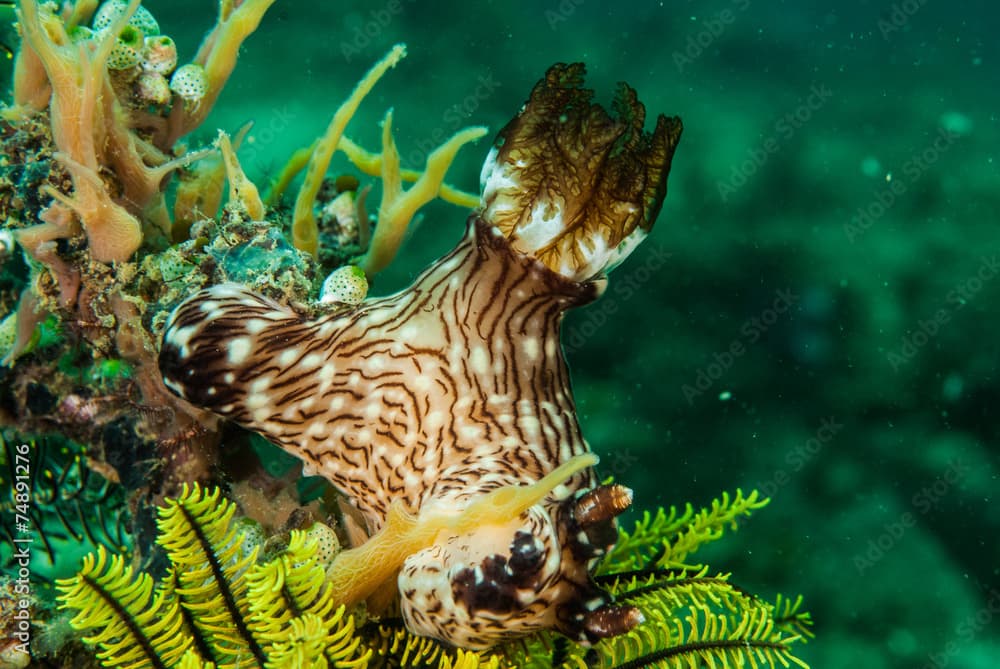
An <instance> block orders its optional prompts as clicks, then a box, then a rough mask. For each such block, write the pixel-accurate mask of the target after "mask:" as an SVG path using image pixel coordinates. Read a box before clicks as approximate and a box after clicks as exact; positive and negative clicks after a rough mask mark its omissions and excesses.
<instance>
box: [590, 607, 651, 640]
mask: <svg viewBox="0 0 1000 669" xmlns="http://www.w3.org/2000/svg"><path fill="white" fill-rule="evenodd" d="M645 621H646V618H645V616H643V615H642V612H641V611H640V610H639V609H637V608H636V607H634V606H630V605H625V606H617V605H615V604H607V605H605V606H602V607H601V608H599V609H597V610H596V611H591V612H590V613H588V614H587V615H586V617H585V618H584V623H583V627H584V629H585V630H586V632H587V636H588V638H591V639H607V638H608V637H613V636H618V635H619V634H625V633H626V632H628V631H629V630H631V629H633V628H635V627H636V626H637V625H641V624H642V623H643V622H645Z"/></svg>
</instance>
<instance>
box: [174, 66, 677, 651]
mask: <svg viewBox="0 0 1000 669" xmlns="http://www.w3.org/2000/svg"><path fill="white" fill-rule="evenodd" d="M582 77H583V67H582V66H581V65H556V66H554V67H553V68H551V69H550V70H549V72H548V73H547V74H546V78H545V79H543V80H542V81H541V82H539V84H538V85H536V87H535V89H534V90H533V91H532V94H531V98H530V99H529V101H528V103H527V104H526V106H525V108H524V109H523V110H522V111H521V113H520V114H519V115H518V116H517V117H516V118H515V119H514V120H513V121H511V123H510V124H508V126H507V127H505V128H504V129H503V130H502V131H501V132H500V135H499V137H498V141H497V148H496V149H494V151H493V152H491V154H490V157H489V159H488V161H487V164H486V166H485V167H484V170H483V204H482V207H481V208H480V209H479V210H478V211H477V212H475V213H473V215H472V216H471V217H470V218H469V222H468V226H467V231H466V234H465V236H464V238H463V239H462V241H461V242H460V243H459V244H458V246H457V247H455V249H454V250H452V251H451V252H450V253H448V254H447V255H445V256H444V257H442V258H440V259H439V260H437V261H436V262H435V263H433V264H432V265H431V266H430V267H429V268H428V269H427V270H425V271H424V272H423V273H422V274H421V275H420V276H419V277H418V278H417V279H416V281H414V283H413V284H412V285H411V286H410V287H409V288H407V289H405V290H403V291H401V292H399V293H397V294H395V295H391V296H388V297H380V298H368V299H365V300H364V301H362V302H361V303H360V304H358V305H356V306H353V307H349V308H346V309H345V310H341V311H337V312H335V313H332V314H329V315H326V316H321V317H319V318H314V319H310V318H307V317H306V316H304V315H302V314H300V313H298V312H297V311H295V310H294V309H292V308H291V307H289V306H286V305H282V304H279V303H277V302H275V301H273V300H270V299H268V298H265V297H263V296H260V295H256V294H254V293H252V292H250V291H249V290H248V289H246V288H244V287H242V286H239V285H235V284H223V285H219V286H214V287H212V288H209V289H207V290H204V291H201V292H200V293H198V294H196V295H194V296H193V297H191V298H189V299H188V300H186V301H185V302H184V303H182V304H181V305H180V306H179V307H178V308H177V309H176V310H175V312H174V313H173V314H172V315H171V317H170V319H169V321H168V323H167V327H166V330H165V333H164V338H163V345H162V349H161V353H160V369H161V372H162V374H163V379H164V382H165V383H166V385H167V386H168V387H169V388H170V389H171V390H172V391H174V392H175V393H177V394H178V395H180V396H181V397H183V398H185V399H187V400H188V401H190V402H192V403H193V404H195V405H198V406H201V407H204V408H206V409H209V410H211V411H213V412H215V413H217V414H219V415H221V416H224V417H226V418H228V419H230V420H232V421H234V422H236V423H237V424H239V425H242V426H244V427H246V428H248V429H250V430H254V431H256V432H258V433H260V434H262V435H263V436H265V437H266V438H267V439H269V440H270V441H272V442H273V443H275V444H277V445H278V446H280V447H281V448H283V449H285V450H286V451H288V452H290V453H292V454H294V455H295V456H297V457H298V458H300V459H301V460H302V461H303V463H304V467H303V469H304V471H306V472H307V473H315V474H319V475H321V476H324V477H325V478H327V479H328V480H329V481H330V482H331V483H332V484H333V485H334V486H336V487H337V488H338V489H339V490H340V491H341V492H343V493H344V494H345V495H346V496H347V497H348V499H350V501H351V502H352V503H353V504H354V506H356V507H357V508H358V509H359V511H360V512H361V514H362V515H363V517H364V519H365V521H366V522H367V524H368V530H369V532H370V533H371V535H372V538H371V539H369V540H368V542H366V543H365V544H363V545H362V546H361V547H359V548H356V549H352V550H349V551H345V552H344V553H342V554H341V555H340V556H338V558H337V560H335V562H334V565H333V567H331V571H330V574H331V578H332V579H334V580H337V578H341V581H337V582H338V585H343V591H344V592H345V593H352V594H345V599H347V600H350V601H357V600H359V599H364V598H366V597H368V596H369V595H371V594H372V593H373V592H374V591H375V589H376V588H377V587H379V586H380V585H381V583H379V582H376V581H377V580H378V579H384V578H386V576H387V575H394V574H395V573H396V571H397V568H398V577H397V579H396V585H397V586H398V590H399V594H400V607H401V610H402V614H403V616H404V619H405V620H406V623H407V626H408V627H409V628H410V629H411V631H413V632H415V633H418V634H423V635H426V636H432V637H435V638H438V639H441V640H443V641H446V642H448V643H451V644H454V645H456V646H460V647H465V648H486V647H489V646H492V645H494V644H496V643H499V642H502V641H505V640H508V639H511V638H516V637H518V636H523V635H525V634H529V633H531V632H533V631H537V630H539V629H553V628H554V629H558V630H559V631H561V632H563V633H565V634H567V635H568V636H570V637H572V638H574V639H577V640H579V641H582V642H592V641H595V640H597V639H599V638H602V637H606V636H612V635H615V634H619V633H622V632H624V631H627V630H628V629H631V627H633V626H635V625H636V624H637V623H638V622H639V621H640V620H641V616H640V615H639V613H638V611H637V610H636V609H634V608H633V607H630V606H616V605H615V604H613V603H612V602H611V599H610V597H609V596H608V595H606V594H605V593H604V592H603V591H601V590H600V589H599V588H597V587H596V585H594V584H593V582H592V579H591V573H592V571H593V569H594V568H595V567H596V564H597V561H598V560H599V559H600V557H601V556H602V555H603V554H604V552H605V551H606V550H607V549H608V548H609V547H610V546H611V545H612V544H613V543H614V541H615V538H616V537H617V532H616V529H615V520H614V518H615V516H617V515H618V514H619V513H621V512H622V511H624V510H625V508H627V507H628V506H629V504H630V503H631V494H630V492H629V491H628V490H627V489H626V488H623V487H622V486H618V485H611V486H609V485H604V486H599V485H597V481H596V479H595V476H594V473H593V469H592V467H591V466H590V465H591V464H592V463H593V462H594V459H593V456H592V455H590V449H589V446H588V445H587V443H586V441H585V440H584V438H583V435H582V434H581V431H580V426H579V423H578V421H577V418H576V412H575V407H574V403H573V396H572V393H571V387H570V378H569V372H568V369H567V366H566V363H565V360H564V358H563V355H562V349H561V345H560V340H559V328H560V324H561V321H562V318H563V315H564V313H565V312H566V310H568V309H570V308H572V307H576V306H580V305H583V304H586V303H588V302H590V301H592V300H594V299H596V298H597V297H598V296H599V294H600V291H601V290H602V287H603V285H604V284H605V282H604V280H603V276H604V273H605V272H606V271H607V270H608V269H609V268H610V267H611V266H613V265H614V264H616V263H617V262H619V261H620V260H621V259H622V258H623V257H624V256H625V255H627V253H628V252H629V251H631V249H632V248H634V247H635V245H636V244H637V243H638V241H639V240H641V238H642V237H643V236H645V234H646V232H648V230H649V229H650V228H651V226H652V223H653V219H654V218H655V216H656V213H657V211H658V209H659V206H660V204H661V203H662V200H663V197H664V195H665V188H666V176H667V172H668V171H669V166H670V160H671V158H672V155H673V151H674V148H675V147H676V144H677V141H678V140H679V137H680V132H681V125H680V121H679V119H676V118H673V119H671V118H667V117H664V116H660V117H659V119H658V122H657V126H656V129H655V131H654V132H653V133H644V132H643V121H644V109H643V107H642V105H641V104H640V103H639V102H638V100H637V99H636V97H635V93H634V91H632V89H630V88H628V87H627V86H624V85H623V86H622V88H621V90H620V91H619V95H618V96H617V98H616V101H615V105H614V108H615V111H616V112H617V113H618V117H619V118H617V119H615V118H612V117H610V116H609V115H608V114H607V113H606V112H605V111H604V110H603V109H602V108H601V107H599V106H598V105H595V104H592V103H591V102H590V99H591V97H592V92H591V91H589V90H586V89H583V88H581V84H582ZM521 498H523V499H528V500H530V501H529V502H526V504H527V506H523V505H520V506H519V505H518V502H517V500H518V499H521ZM501 499H503V500H507V501H506V502H505V504H507V506H503V505H502V504H499V501H498V500H501ZM511 500H513V501H511ZM539 500H540V501H539ZM501 509H507V510H506V511H501ZM509 509H515V511H513V512H511V511H510V510H509ZM470 514H471V516H474V517H473V518H471V520H470V517H468V516H470ZM504 514H506V515H504ZM463 518H464V521H465V522H464V523H463V522H462V519H463ZM456 528H457V529H456ZM366 547H368V548H369V552H367V553H366V552H365V548H366ZM376 548H378V549H379V550H382V552H381V553H380V554H379V556H378V557H376V558H374V559H378V560H379V561H382V562H385V564H387V565H389V567H387V568H386V569H387V571H386V573H382V574H381V575H380V576H378V577H377V578H376V577H375V576H373V575H371V574H365V573H364V572H365V568H364V566H365V562H366V561H368V564H371V562H370V560H371V559H373V556H372V555H371V554H370V551H371V550H375V549H376ZM383 548H384V550H383ZM352 554H353V555H352ZM338 569H339V572H338ZM344 574H347V576H344ZM344 579H346V580H347V581H350V583H349V584H347V585H344V583H346V581H345V580H344Z"/></svg>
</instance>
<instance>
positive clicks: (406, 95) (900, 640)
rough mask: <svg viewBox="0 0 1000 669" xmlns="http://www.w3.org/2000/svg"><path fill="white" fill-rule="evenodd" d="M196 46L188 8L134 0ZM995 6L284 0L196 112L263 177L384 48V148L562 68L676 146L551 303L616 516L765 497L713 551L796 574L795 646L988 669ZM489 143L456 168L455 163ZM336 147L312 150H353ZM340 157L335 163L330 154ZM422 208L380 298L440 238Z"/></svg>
mask: <svg viewBox="0 0 1000 669" xmlns="http://www.w3.org/2000/svg"><path fill="white" fill-rule="evenodd" d="M145 4H146V6H147V7H148V8H149V9H150V10H152V11H153V13H154V14H155V15H156V16H157V18H158V19H159V21H160V23H161V26H162V28H163V30H164V32H166V33H168V34H170V35H172V36H173V37H174V38H175V39H176V41H177V42H178V44H179V46H180V50H181V52H182V59H183V57H184V56H185V55H186V56H187V57H190V56H191V55H192V54H193V52H194V49H195V47H196V45H197V42H198V40H199V39H200V36H201V34H202V32H203V30H206V29H207V28H208V27H209V25H210V22H211V20H212V16H213V12H214V8H213V3H211V2H207V1H206V2H201V1H198V2H195V1H194V0H186V1H183V2H167V1H166V0H160V1H157V0H147V2H146V3H145ZM998 19H1000V10H997V9H996V8H995V7H994V6H993V5H992V4H988V3H986V2H964V3H942V2H936V1H934V0H928V1H926V2H907V3H896V4H893V3H889V2H847V3H837V4H835V3H819V2H803V3H792V2H781V3H758V2H748V1H745V0H740V1H735V2H724V1H720V2H704V3H703V2H645V1H643V2H630V3H625V2H616V3H610V2H595V1H593V0H576V1H564V2H561V3H559V2H547V1H545V0H543V1H541V2H438V3H430V2H422V1H415V2H410V1H404V0H399V1H396V2H371V3H362V2H336V3H314V2H302V1H295V0H278V2H277V4H276V5H275V6H274V7H273V8H272V10H271V11H270V12H269V14H268V16H267V17H266V19H265V22H264V24H263V25H262V26H261V28H260V29H259V30H258V32H257V33H256V34H255V35H253V36H252V37H251V38H250V39H249V40H248V42H247V45H246V46H245V48H244V50H243V52H242V55H241V59H240V65H239V68H238V71H237V73H236V74H235V76H234V77H233V79H232V81H231V83H230V85H229V87H228V88H227V90H226V91H225V93H224V95H223V96H222V98H221V100H220V101H219V104H218V106H217V108H216V110H215V111H214V112H213V114H212V116H211V117H210V119H209V122H208V123H207V124H206V126H205V129H204V132H202V133H200V134H199V135H196V137H200V138H204V139H208V138H210V137H211V136H212V134H213V132H214V129H215V128H217V127H222V128H225V129H227V130H229V131H230V132H232V131H235V130H236V129H237V128H238V127H239V126H240V125H242V124H243V123H244V122H245V121H247V120H254V121H255V123H256V125H255V128H254V131H253V133H252V134H251V139H250V142H249V143H248V144H247V145H246V146H245V147H244V148H243V150H242V151H241V158H242V160H243V161H244V164H245V166H246V167H247V169H248V172H250V174H251V176H253V177H256V178H258V179H259V180H260V179H262V178H263V177H264V176H265V175H268V174H273V173H274V171H275V170H276V169H278V168H279V167H280V165H281V163H282V161H283V160H284V159H285V158H287V156H288V155H289V154H290V153H291V152H292V151H293V150H294V149H296V148H299V147H301V146H305V145H307V144H308V143H309V142H310V141H311V140H312V139H313V138H314V137H315V136H316V135H318V134H319V133H320V132H321V131H322V129H323V128H324V127H325V125H326V123H327V122H328V120H329V115H330V114H331V113H332V111H333V110H334V109H335V108H336V106H337V104H338V103H339V102H340V100H341V99H342V98H343V97H344V96H345V95H346V93H347V92H348V91H349V90H350V88H351V87H352V86H353V84H354V83H355V82H356V80H357V79H358V77H359V76H360V75H361V74H362V73H363V72H364V71H365V69H366V68H367V67H368V66H369V65H370V64H371V63H372V62H374V61H375V60H376V59H377V58H378V57H379V56H380V55H381V54H382V53H384V52H385V51H386V50H388V48H389V47H390V46H391V45H392V44H394V43H396V42H401V41H402V42H406V43H407V44H408V47H409V56H408V57H407V58H406V60H404V61H403V63H402V64H401V65H400V66H399V67H397V68H396V70H394V71H393V72H391V73H390V74H389V75H388V76H387V77H386V78H385V79H384V80H383V81H382V82H380V83H379V84H378V86H377V88H376V89H375V91H374V92H373V93H372V94H371V95H370V96H369V97H368V99H367V100H366V101H365V102H364V104H363V105H362V107H361V111H360V113H359V114H358V116H357V117H356V118H355V120H354V121H353V122H352V124H351V126H350V128H349V134H350V135H351V136H352V137H353V138H354V139H356V140H359V141H361V142H362V143H363V144H364V145H366V146H367V147H369V148H371V149H376V148H377V147H378V138H379V132H380V130H379V122H380V120H381V118H382V116H383V114H384V112H385V110H386V109H388V108H390V107H392V108H394V109H395V119H394V126H395V128H396V140H397V143H398V145H399V147H400V151H401V154H402V156H403V161H404V165H408V166H417V165H418V164H419V163H421V162H422V160H423V158H424V157H425V156H426V153H427V150H428V149H429V148H430V147H431V146H432V145H434V144H435V143H438V142H439V141H441V140H442V139H443V138H444V137H446V136H447V135H448V134H450V133H451V132H453V131H454V130H456V129H458V128H459V127H460V126H462V125H467V124H485V125H488V126H489V127H490V129H491V131H495V130H497V129H499V128H500V127H501V126H502V125H503V124H504V123H505V122H506V121H507V120H508V119H509V118H510V117H511V116H512V115H513V114H514V113H516V112H517V110H518V108H519V107H520V105H521V104H522V102H523V101H524V99H525V98H526V97H527V94H528V92H529V90H530V88H531V86H532V85H533V84H534V82H535V81H536V80H537V79H538V78H539V77H540V76H541V74H542V73H543V72H544V71H545V69H546V68H547V67H548V65H550V64H551V63H553V62H557V61H577V60H582V61H584V62H586V63H587V65H588V68H589V71H590V73H589V78H588V84H589V85H590V86H591V87H593V88H595V89H596V90H597V91H598V97H599V98H600V99H602V100H604V101H608V100H609V99H610V94H611V92H612V90H613V87H614V85H615V83H616V82H617V81H619V80H625V81H628V82H629V83H630V84H631V85H632V86H634V87H635V88H636V89H637V90H638V92H639V95H640V99H641V100H643V101H644V102H645V103H646V105H647V108H648V110H649V112H650V114H651V115H652V114H656V113H660V112H663V113H667V114H671V115H673V114H677V115H680V116H682V117H683V119H684V124H685V131H684V137H683V139H682V141H681V145H680V148H679V150H678V152H677V156H676V159H675V161H674V166H673V172H672V174H671V177H670V187H669V194H668V197H667V200H666V204H665V206H664V208H663V212H662V214H661V216H660V219H659V221H658V222H657V225H656V227H655V229H654V232H653V234H652V236H651V237H650V238H649V239H648V240H647V242H646V243H645V244H644V245H643V247H641V248H640V249H639V251H637V252H636V253H635V254H634V256H633V257H632V258H631V259H629V260H628V261H627V263H625V264H624V265H623V266H622V267H620V268H618V270H617V271H616V272H615V273H614V274H613V276H612V277H611V286H610V289H609V291H608V293H607V294H606V295H605V296H604V297H603V298H602V299H601V300H600V301H599V302H598V303H596V304H594V305H591V306H589V307H587V308H586V309H583V310H581V311H580V312H579V313H575V314H572V315H571V316H570V317H569V318H568V320H567V328H566V335H567V348H568V350H569V359H570V362H571V365H572V371H573V380H574V386H575V390H576V393H577V400H578V405H579V411H580V417H581V421H582V422H583V424H584V429H585V433H586V435H587V437H588V439H589V441H590V442H591V444H592V446H593V448H594V450H595V451H597V452H598V453H599V454H600V455H601V456H602V458H603V466H604V471H605V473H609V474H614V476H615V477H616V478H617V479H618V480H619V481H621V482H624V483H626V484H628V485H630V486H632V487H634V488H635V490H636V506H637V507H639V508H653V507H655V506H657V505H669V504H680V503H684V502H686V501H691V502H693V503H695V504H696V505H697V504H705V503H708V502H709V501H710V500H711V499H712V498H713V497H715V496H717V495H718V494H719V493H720V492H721V491H723V490H734V489H735V488H736V487H742V488H743V489H749V488H752V487H757V488H759V489H762V490H763V491H765V492H767V493H768V494H770V495H771V496H772V497H773V501H772V503H771V506H770V507H769V508H768V509H766V510H765V511H762V512H760V513H759V515H758V516H757V517H756V518H755V519H754V520H753V521H752V522H751V523H749V524H748V525H747V526H746V527H744V528H743V529H742V530H741V531H740V532H739V533H737V534H735V535H731V536H729V537H727V539H726V540H725V541H724V542H721V544H720V545H718V546H717V547H713V549H712V550H711V551H709V552H708V554H706V555H705V556H704V557H705V558H706V559H709V560H710V561H711V563H712V564H713V566H714V567H715V568H717V569H719V570H722V571H732V572H733V573H734V577H733V580H734V581H735V582H737V583H739V584H740V585H743V586H745V587H747V588H749V589H751V590H754V591H756V592H759V593H761V594H763V595H766V596H768V597H770V596H771V595H772V594H773V593H776V592H778V591H782V592H786V593H790V594H792V593H798V592H801V593H803V594H804V595H805V596H806V598H807V605H808V607H809V608H810V609H811V610H812V611H813V613H814V617H815V619H816V621H817V625H816V632H817V634H818V638H817V640H815V641H814V642H812V643H811V644H810V645H809V646H808V647H806V649H805V650H804V651H803V656H804V657H805V659H807V660H808V661H809V662H810V663H811V664H812V666H813V667H817V668H819V667H865V668H866V669H882V668H888V667H933V668H935V669H940V668H941V667H945V666H948V667H962V668H968V669H973V668H980V667H982V668H987V667H990V668H992V667H995V666H997V661H998V658H1000V641H998V638H1000V620H998V619H997V618H998V614H1000V541H998V533H1000V507H998V505H997V504H996V499H995V498H996V492H997V490H998V485H1000V482H998V478H997V473H998V469H1000V461H998V443H997V439H998V429H997V423H996V421H995V418H994V413H995V410H996V404H997V400H998V381H997V358H998V337H997V336H996V327H997V325H998V323H1000V310H998V303H1000V280H997V274H998V272H1000V265H998V262H1000V235H998V223H1000V221H998V209H1000V190H998V181H1000V180H998V167H1000V165H998V159H1000V156H998V155H997V149H998V112H997V106H998V105H997V102H998V97H1000V95H998V93H997V84H998V82H1000V69H998V55H1000V54H998V42H997V39H996V28H997V23H998ZM487 149H488V144H487V142H486V141H485V140H484V141H481V142H480V144H478V145H476V146H474V147H471V148H466V149H464V150H463V152H462V154H461V156H460V158H459V160H458V161H457V163H456V165H455V167H454V168H453V172H452V178H451V179H450V181H451V182H452V183H454V184H456V185H459V186H461V187H464V188H466V189H469V190H475V189H476V188H477V185H478V174H479V166H480V164H481V162H482V159H483V157H484V156H485V153H486V151H487ZM345 165H346V164H345V163H344V162H343V161H341V162H339V163H335V167H334V170H337V169H343V168H345ZM338 166H339V167H338ZM464 216H465V214H464V213H463V212H462V211H461V210H459V209H457V208H455V207H452V206H450V205H447V204H442V203H435V204H433V205H431V206H429V207H427V208H426V209H425V210H424V218H423V221H422V223H421V224H420V225H419V226H418V227H417V228H416V230H415V231H414V232H413V234H412V238H411V239H410V240H409V242H408V243H407V245H406V246H405V247H404V251H403V255H402V257H401V258H400V260H399V261H398V262H397V263H396V264H395V265H394V266H393V267H392V268H391V269H390V270H388V271H387V272H386V273H385V274H384V275H383V276H380V278H379V282H378V284H377V285H376V286H375V291H376V292H378V293H386V292H391V291H393V290H396V289H398V288H401V287H403V286H404V285H406V283H407V282H408V281H409V280H410V279H411V278H412V277H413V276H414V274H415V273H416V272H417V271H419V270H420V268H422V267H423V266H424V265H425V264H426V263H427V262H429V261H430V260H432V259H433V258H435V257H437V256H438V255H439V254H440V253H442V252H444V251H445V250H447V249H448V248H450V247H451V245H453V244H454V243H455V241H456V240H457V239H458V237H459V235H460V234H461V231H462V228H463V220H464Z"/></svg>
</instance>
